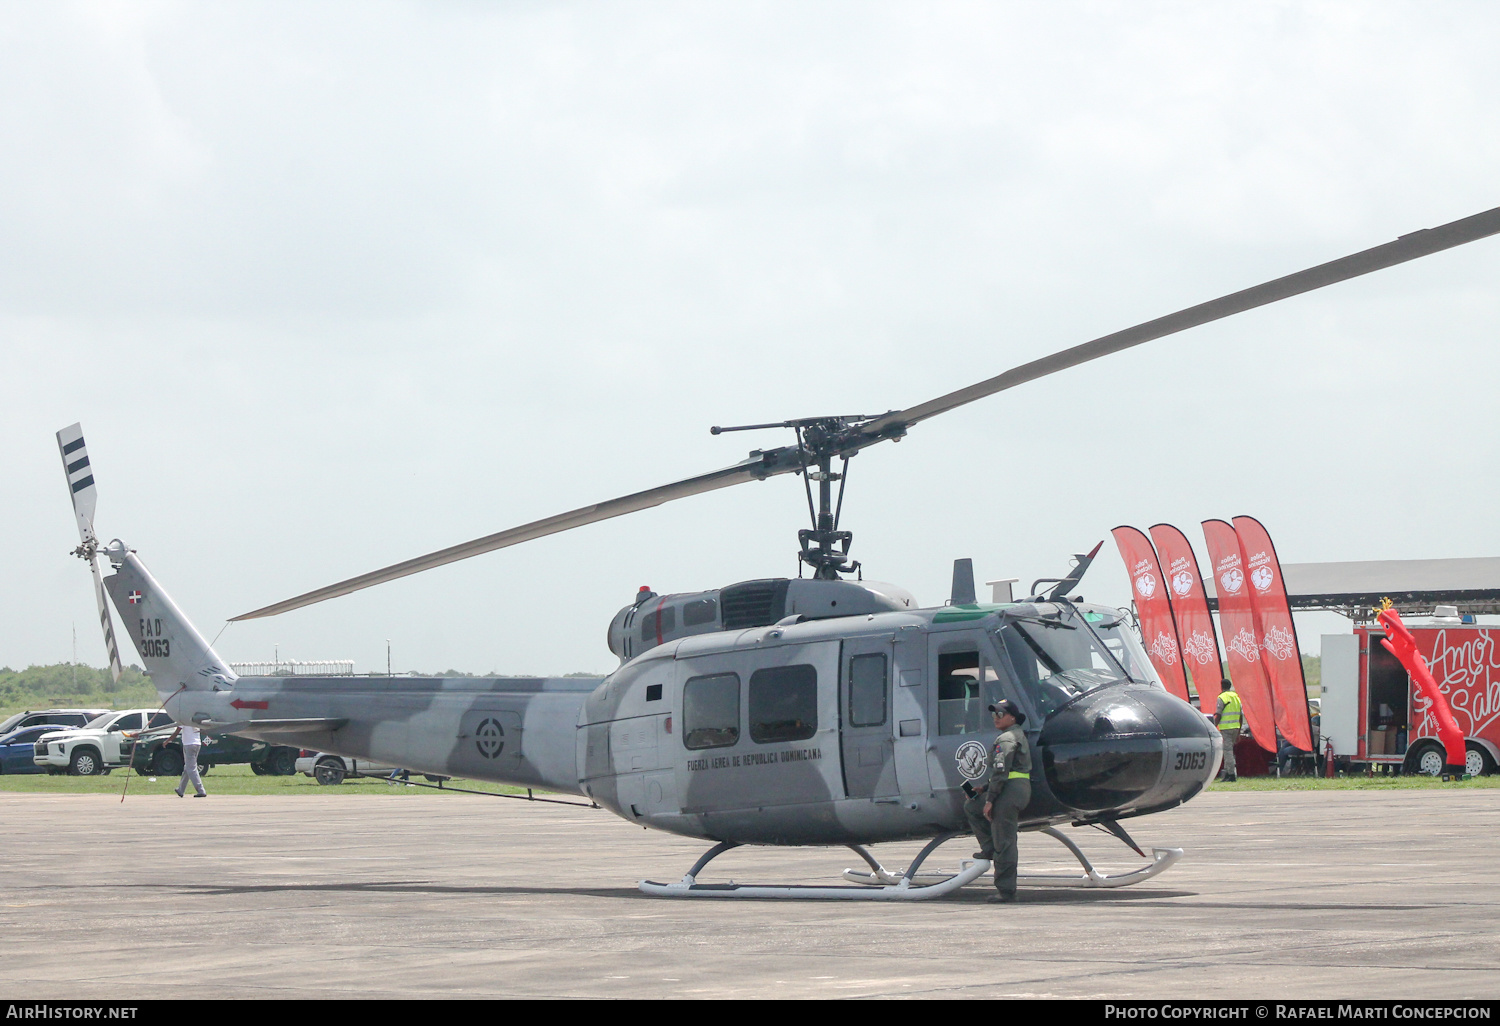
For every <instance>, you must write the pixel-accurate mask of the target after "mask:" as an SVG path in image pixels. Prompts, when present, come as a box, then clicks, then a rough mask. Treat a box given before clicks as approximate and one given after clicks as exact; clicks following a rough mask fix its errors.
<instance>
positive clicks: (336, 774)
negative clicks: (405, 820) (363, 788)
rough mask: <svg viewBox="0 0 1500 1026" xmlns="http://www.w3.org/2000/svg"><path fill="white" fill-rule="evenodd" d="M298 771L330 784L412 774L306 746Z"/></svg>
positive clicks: (395, 767)
mask: <svg viewBox="0 0 1500 1026" xmlns="http://www.w3.org/2000/svg"><path fill="white" fill-rule="evenodd" d="M297 772H298V773H301V774H302V775H303V776H306V777H312V778H313V779H314V780H316V781H317V782H318V783H320V784H328V785H332V784H342V783H343V782H344V779H345V778H346V777H353V776H361V777H394V778H397V779H400V780H405V779H407V778H408V777H410V776H411V770H409V769H405V768H404V767H401V766H389V765H386V764H385V763H379V762H371V761H370V760H369V759H353V758H350V757H349V756H346V755H335V754H334V753H332V752H313V751H309V750H308V749H305V748H304V749H303V750H302V757H301V758H299V759H298V760H297ZM423 776H425V777H426V778H427V779H428V780H431V781H434V782H436V781H440V780H450V779H452V778H451V777H440V776H433V775H432V774H430V773H424V774H423Z"/></svg>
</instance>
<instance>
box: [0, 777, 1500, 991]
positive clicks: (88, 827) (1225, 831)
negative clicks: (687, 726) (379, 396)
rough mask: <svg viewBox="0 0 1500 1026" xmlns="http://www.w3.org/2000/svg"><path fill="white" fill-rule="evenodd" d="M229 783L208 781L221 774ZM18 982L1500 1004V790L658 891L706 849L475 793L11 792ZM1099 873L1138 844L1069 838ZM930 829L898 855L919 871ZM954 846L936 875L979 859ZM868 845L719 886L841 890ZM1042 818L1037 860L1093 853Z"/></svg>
mask: <svg viewBox="0 0 1500 1026" xmlns="http://www.w3.org/2000/svg"><path fill="white" fill-rule="evenodd" d="M210 785H211V781H210ZM0 825H3V831H4V835H5V836H7V837H9V838H10V839H11V840H10V841H9V842H8V843H7V845H6V848H7V856H6V858H5V860H4V863H3V866H0V895H3V902H0V924H3V929H4V932H3V936H4V938H5V954H4V957H3V959H0V995H3V996H4V997H5V998H7V999H49V998H50V999H72V998H82V997H94V998H105V999H115V1000H120V1001H128V1000H138V999H147V998H163V997H198V998H231V997H261V998H275V997H289V998H290V997H297V998H337V997H347V998H441V997H633V998H655V997H746V998H755V997H950V998H952V997H1080V998H1129V997H1135V998H1170V999H1177V1000H1181V999H1192V998H1215V999H1225V998H1267V999H1272V998H1276V997H1282V998H1344V999H1361V998H1364V999H1377V998H1385V999H1397V1000H1416V999H1458V998H1496V997H1500V972H1497V970H1496V966H1497V964H1500V914H1497V913H1500V859H1497V858H1496V848H1497V844H1500V791H1497V790H1462V791H1460V790H1454V791H1395V792H1381V793H1375V792H1360V791H1345V792H1327V791H1325V792H1244V793H1222V792H1218V793H1210V794H1205V795H1202V796H1200V797H1198V798H1197V799H1195V800H1193V801H1192V802H1190V803H1189V804H1188V805H1187V806H1185V807H1183V808H1181V809H1177V810H1173V811H1172V812H1168V813H1162V814H1159V815H1156V816H1151V817H1147V818H1145V819H1139V820H1132V821H1129V822H1128V826H1129V828H1130V830H1131V832H1132V833H1133V834H1134V835H1135V837H1136V839H1137V841H1139V842H1140V843H1141V844H1142V845H1143V846H1150V845H1159V846H1164V847H1165V846H1171V847H1182V848H1185V849H1186V852H1187V853H1186V855H1185V857H1184V858H1183V860H1182V861H1181V862H1180V863H1178V864H1177V865H1176V866H1175V867H1173V868H1172V869H1170V870H1168V871H1167V872H1166V873H1164V874H1163V875H1162V876H1160V877H1157V878H1155V879H1153V880H1149V881H1147V882H1145V883H1143V884H1140V885H1137V886H1134V887H1129V888H1124V889H1120V890H1111V891H1100V890H1094V891H1085V890H1069V891H1055V890H1042V889H1027V888H1026V887H1025V885H1024V883H1023V885H1022V890H1021V898H1022V903H1021V904H1019V905H1017V906H1009V907H1007V906H992V905H988V904H986V903H985V901H984V899H985V898H986V897H987V896H988V894H989V893H990V892H989V890H988V888H987V887H971V888H969V889H967V890H965V891H964V892H962V893H961V894H960V895H958V896H956V897H953V898H949V899H942V900H938V901H934V902H912V903H885V902H879V903H877V902H837V903H836V902H806V901H719V900H671V899H661V898H649V897H646V896H644V895H642V894H641V893H640V892H639V891H638V890H637V889H636V887H635V884H636V881H637V880H639V879H641V878H643V877H645V878H651V879H656V880H662V881H668V880H676V879H678V878H679V877H681V875H682V874H683V873H684V872H686V871H687V869H688V867H689V866H690V865H691V864H692V862H693V860H694V859H695V858H697V856H698V855H700V854H701V853H702V852H703V851H704V850H705V849H706V847H707V845H705V844H701V843H699V842H696V841H689V840H687V839H684V838H679V837H673V836H670V835H666V834H661V833H657V832H648V831H644V830H641V829H638V828H636V827H633V826H630V825H629V824H627V823H624V822H622V821H620V820H618V819H616V818H615V817H613V816H611V815H610V814H609V813H606V812H603V811H596V810H590V809H586V808H565V807H561V806H555V805H541V804H525V803H522V802H519V801H504V800H499V799H494V798H486V797H479V796H472V795H461V794H454V795H451V796H450V795H432V794H422V795H414V794H411V793H392V794H389V795H352V794H351V795H343V794H338V795H327V796H324V795H316V796H311V795H309V796H303V795H298V796H288V797H281V796H212V795H211V796H210V797H209V798H207V799H204V800H193V799H178V798H176V797H172V796H167V797H156V796H144V797H131V798H128V799H127V800H126V801H125V802H124V803H121V802H120V801H119V799H118V798H117V797H113V796H107V795H38V794H18V793H9V794H0ZM1069 832H1070V834H1071V835H1073V836H1074V837H1076V838H1078V839H1079V841H1080V843H1081V844H1082V846H1083V847H1084V850H1085V852H1087V853H1088V854H1089V856H1090V858H1092V859H1094V860H1095V861H1096V864H1098V865H1099V866H1100V868H1102V869H1106V870H1112V871H1120V870H1124V869H1129V868H1134V867H1135V866H1136V865H1139V864H1140V860H1139V858H1138V857H1137V856H1135V855H1134V854H1133V853H1131V852H1129V851H1128V850H1127V849H1125V848H1124V847H1123V846H1122V845H1120V844H1119V843H1118V842H1117V841H1115V840H1113V839H1112V838H1109V837H1107V836H1104V835H1102V834H1099V833H1097V832H1094V831H1084V830H1072V831H1069ZM919 847H920V846H919V845H917V844H902V845H882V846H879V847H877V848H876V849H875V852H876V854H877V856H879V857H880V858H881V860H882V862H884V864H885V865H886V866H901V865H904V864H905V861H906V859H907V858H909V857H910V855H911V854H913V853H915V851H916V850H917V849H918V848H919ZM972 850H973V849H972V846H971V844H970V843H969V842H967V841H965V840H964V839H962V838H959V839H956V840H954V841H952V842H950V844H949V845H947V846H945V847H944V848H943V849H942V850H941V851H940V852H939V853H938V854H937V855H936V856H934V857H933V860H932V862H931V863H929V864H930V865H933V866H934V867H938V866H952V865H954V864H955V863H956V861H957V859H958V858H959V857H964V856H967V855H968V854H969V853H970V852H971V851H972ZM858 865H860V863H859V860H858V859H857V857H855V856H854V855H853V853H851V852H849V851H847V850H846V849H837V848H824V849H771V848H753V849H738V850H735V851H732V852H730V853H728V854H726V855H724V856H722V857H720V858H719V859H718V860H716V861H715V862H714V863H713V864H712V865H711V866H710V867H709V868H708V869H707V870H705V872H704V874H703V879H704V880H705V881H712V880H725V879H734V880H737V881H740V882H756V883H825V884H826V883H839V882H841V881H840V880H839V879H838V874H839V873H840V872H841V871H842V870H843V869H844V868H845V867H850V866H858ZM1076 865H1077V864H1076V863H1074V862H1072V861H1071V859H1070V858H1069V857H1068V856H1067V854H1066V852H1065V851H1064V850H1063V848H1062V847H1061V846H1060V845H1058V844H1057V843H1056V842H1055V841H1053V840H1051V839H1049V838H1046V837H1044V836H1040V835H1037V834H1028V835H1023V836H1022V841H1021V867H1022V872H1023V873H1025V872H1027V871H1028V870H1030V871H1052V872H1059V871H1064V870H1072V869H1076Z"/></svg>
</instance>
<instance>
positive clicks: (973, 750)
mask: <svg viewBox="0 0 1500 1026" xmlns="http://www.w3.org/2000/svg"><path fill="white" fill-rule="evenodd" d="M953 760H954V761H955V762H957V763H958V772H960V773H962V774H963V776H964V779H965V780H978V779H979V778H980V777H982V776H984V767H985V764H986V762H987V761H988V760H987V759H986V752H985V750H984V745H982V744H980V743H979V742H978V741H965V742H964V743H963V744H961V745H959V746H958V751H956V752H954V753H953Z"/></svg>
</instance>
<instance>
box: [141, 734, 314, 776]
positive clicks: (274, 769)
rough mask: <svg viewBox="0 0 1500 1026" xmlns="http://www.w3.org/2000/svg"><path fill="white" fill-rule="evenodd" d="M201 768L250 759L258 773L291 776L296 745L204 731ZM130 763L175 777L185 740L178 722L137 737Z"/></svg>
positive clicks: (253, 770)
mask: <svg viewBox="0 0 1500 1026" xmlns="http://www.w3.org/2000/svg"><path fill="white" fill-rule="evenodd" d="M202 741H203V745H202V747H201V748H199V749H198V768H199V769H200V770H207V769H208V768H209V767H211V766H228V765H235V764H241V763H248V764H249V766H250V769H251V771H252V772H254V773H255V774H256V775H257V776H259V775H266V774H269V775H271V776H291V775H292V774H293V773H295V772H296V763H297V751H298V750H297V749H295V748H288V747H286V746H285V745H273V744H269V743H267V742H265V741H253V740H251V739H250V738H247V737H236V736H235V735H233V734H209V733H207V732H204V733H203V734H202ZM130 765H131V767H132V768H134V769H135V771H136V772H137V773H140V774H142V775H145V774H147V773H160V774H162V775H163V776H169V777H175V776H177V775H178V774H179V773H181V772H182V740H181V738H180V737H178V736H177V728H176V725H175V724H171V725H168V726H165V727H159V728H156V729H152V730H148V731H146V732H145V733H143V734H141V735H139V736H138V737H137V738H136V739H135V751H134V753H133V754H132V755H131V756H130Z"/></svg>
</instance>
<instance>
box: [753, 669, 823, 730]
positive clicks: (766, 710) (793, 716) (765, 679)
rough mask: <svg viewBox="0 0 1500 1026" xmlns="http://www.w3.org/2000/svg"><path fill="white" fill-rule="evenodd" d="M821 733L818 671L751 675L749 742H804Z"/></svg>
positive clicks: (806, 670)
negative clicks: (819, 724)
mask: <svg viewBox="0 0 1500 1026" xmlns="http://www.w3.org/2000/svg"><path fill="white" fill-rule="evenodd" d="M817 732H818V671H817V670H816V669H814V668H813V667H811V666H808V665H805V664H804V665H800V666H775V667H771V668H769V669H765V670H756V671H755V672H754V673H752V674H751V675H750V739H751V740H752V741H755V742H757V743H758V744H763V745H764V744H771V743H773V742H776V741H805V740H806V739H807V738H810V737H812V736H813V735H814V734H816V733H817Z"/></svg>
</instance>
